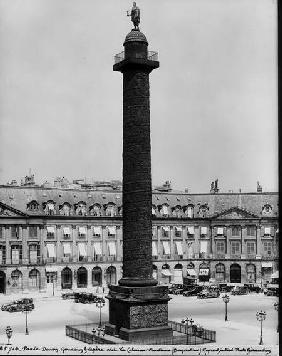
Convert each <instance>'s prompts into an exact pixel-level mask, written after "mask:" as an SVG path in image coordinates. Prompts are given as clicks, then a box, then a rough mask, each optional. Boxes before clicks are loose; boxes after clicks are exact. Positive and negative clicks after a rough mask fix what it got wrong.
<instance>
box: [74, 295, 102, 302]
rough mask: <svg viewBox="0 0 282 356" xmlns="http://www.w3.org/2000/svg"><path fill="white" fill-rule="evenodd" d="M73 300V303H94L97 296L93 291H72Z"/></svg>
mask: <svg viewBox="0 0 282 356" xmlns="http://www.w3.org/2000/svg"><path fill="white" fill-rule="evenodd" d="M73 299H74V302H75V303H83V304H91V303H96V302H97V300H98V299H100V298H98V297H97V296H96V295H95V294H93V293H77V292H76V293H74V298H73Z"/></svg>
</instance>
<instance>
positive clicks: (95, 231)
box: [93, 226, 102, 237]
mask: <svg viewBox="0 0 282 356" xmlns="http://www.w3.org/2000/svg"><path fill="white" fill-rule="evenodd" d="M101 235H102V226H94V229H93V236H97V237H101Z"/></svg>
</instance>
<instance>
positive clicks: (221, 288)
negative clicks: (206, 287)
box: [218, 283, 234, 293]
mask: <svg viewBox="0 0 282 356" xmlns="http://www.w3.org/2000/svg"><path fill="white" fill-rule="evenodd" d="M233 288H234V286H232V285H228V284H227V283H219V284H218V289H219V291H220V292H222V293H229V292H231V291H232V289H233Z"/></svg>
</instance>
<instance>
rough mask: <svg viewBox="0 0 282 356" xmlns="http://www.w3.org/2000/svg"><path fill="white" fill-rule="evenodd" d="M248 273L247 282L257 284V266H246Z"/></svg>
mask: <svg viewBox="0 0 282 356" xmlns="http://www.w3.org/2000/svg"><path fill="white" fill-rule="evenodd" d="M246 272H247V282H248V283H255V282H256V266H255V265H253V264H251V263H250V264H249V265H247V266H246Z"/></svg>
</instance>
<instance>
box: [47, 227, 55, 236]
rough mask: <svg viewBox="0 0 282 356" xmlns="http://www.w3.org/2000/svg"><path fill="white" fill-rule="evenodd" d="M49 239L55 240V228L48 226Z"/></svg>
mask: <svg viewBox="0 0 282 356" xmlns="http://www.w3.org/2000/svg"><path fill="white" fill-rule="evenodd" d="M47 237H50V238H53V237H55V227H54V226H47Z"/></svg>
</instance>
